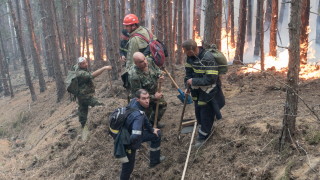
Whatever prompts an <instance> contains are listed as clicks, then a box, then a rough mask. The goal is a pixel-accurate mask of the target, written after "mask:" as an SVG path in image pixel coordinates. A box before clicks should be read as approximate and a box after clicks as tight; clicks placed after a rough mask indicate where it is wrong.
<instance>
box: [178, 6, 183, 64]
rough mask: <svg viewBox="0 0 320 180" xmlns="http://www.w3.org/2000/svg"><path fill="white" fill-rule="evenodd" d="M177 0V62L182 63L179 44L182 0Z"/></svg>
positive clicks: (180, 38) (180, 39)
mask: <svg viewBox="0 0 320 180" xmlns="http://www.w3.org/2000/svg"><path fill="white" fill-rule="evenodd" d="M177 1H178V31H177V48H178V51H177V59H178V61H177V64H182V62H183V59H182V50H181V45H182V27H183V26H182V0H177Z"/></svg>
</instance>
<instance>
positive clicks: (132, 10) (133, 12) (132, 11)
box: [130, 0, 136, 14]
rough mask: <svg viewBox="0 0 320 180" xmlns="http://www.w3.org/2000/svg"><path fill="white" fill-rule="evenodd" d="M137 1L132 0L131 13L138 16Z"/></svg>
mask: <svg viewBox="0 0 320 180" xmlns="http://www.w3.org/2000/svg"><path fill="white" fill-rule="evenodd" d="M135 1H136V0H130V13H131V14H136V6H135Z"/></svg>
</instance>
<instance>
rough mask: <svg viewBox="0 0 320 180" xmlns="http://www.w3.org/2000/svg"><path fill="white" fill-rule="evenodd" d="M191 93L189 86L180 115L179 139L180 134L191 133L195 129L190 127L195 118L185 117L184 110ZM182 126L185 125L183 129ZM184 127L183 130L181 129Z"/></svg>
mask: <svg viewBox="0 0 320 180" xmlns="http://www.w3.org/2000/svg"><path fill="white" fill-rule="evenodd" d="M189 93H190V88H189V87H188V90H187V92H186V94H185V95H186V98H185V99H184V102H183V108H182V113H181V117H180V123H179V130H178V140H180V134H181V133H183V134H186V133H189V132H191V131H192V130H193V129H192V127H190V125H193V123H195V122H196V120H193V119H185V120H184V119H183V117H184V112H185V110H186V106H187V102H188V99H189V98H188V97H189ZM182 127H184V128H183V129H182ZM181 129H182V130H181Z"/></svg>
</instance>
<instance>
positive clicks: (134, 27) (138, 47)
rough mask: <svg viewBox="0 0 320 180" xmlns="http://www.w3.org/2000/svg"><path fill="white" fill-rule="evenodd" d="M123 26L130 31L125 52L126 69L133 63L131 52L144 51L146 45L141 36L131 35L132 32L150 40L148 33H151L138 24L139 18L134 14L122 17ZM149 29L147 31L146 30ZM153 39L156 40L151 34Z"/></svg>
mask: <svg viewBox="0 0 320 180" xmlns="http://www.w3.org/2000/svg"><path fill="white" fill-rule="evenodd" d="M123 25H124V28H125V29H126V30H127V31H128V33H130V36H131V37H130V40H129V47H128V53H127V62H126V69H127V70H129V69H130V67H132V66H133V65H134V63H133V58H132V57H133V54H134V53H135V52H138V51H139V52H142V53H143V52H144V51H145V50H146V48H147V46H148V43H147V42H146V41H145V40H143V39H142V38H141V37H138V36H132V35H133V34H141V35H142V36H144V37H146V38H147V39H148V40H150V36H149V33H150V34H152V33H151V32H150V31H149V30H148V29H146V28H145V27H142V26H140V25H139V19H138V17H137V16H136V15H134V14H128V15H126V16H125V17H124V19H123ZM148 31H149V32H148ZM153 39H154V40H156V39H157V38H156V37H155V36H154V35H153Z"/></svg>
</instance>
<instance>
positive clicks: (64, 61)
mask: <svg viewBox="0 0 320 180" xmlns="http://www.w3.org/2000/svg"><path fill="white" fill-rule="evenodd" d="M52 3H53V14H54V22H55V29H56V32H57V36H58V40H59V48H60V51H61V55H62V62H63V69H64V73H65V74H67V69H68V67H67V66H68V65H67V62H66V55H65V50H64V48H63V44H62V39H61V34H60V28H59V23H58V21H57V20H58V16H57V12H56V6H55V2H54V1H52ZM69 68H70V67H69Z"/></svg>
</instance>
